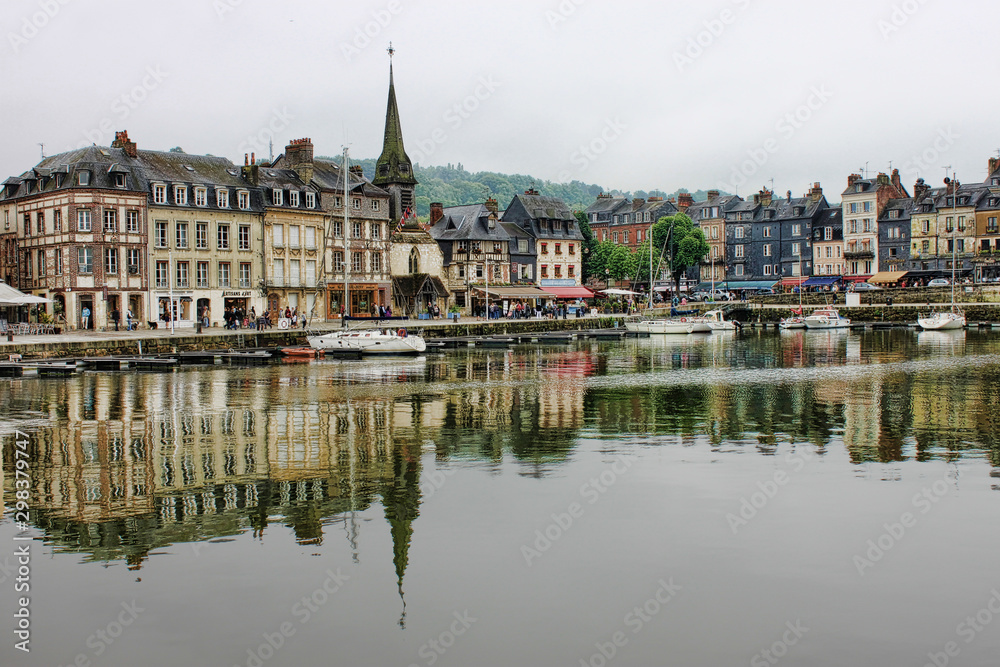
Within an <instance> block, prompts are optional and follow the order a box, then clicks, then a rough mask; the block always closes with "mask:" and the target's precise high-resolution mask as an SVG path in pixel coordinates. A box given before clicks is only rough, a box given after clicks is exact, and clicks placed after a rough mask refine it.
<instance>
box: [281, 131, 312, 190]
mask: <svg viewBox="0 0 1000 667" xmlns="http://www.w3.org/2000/svg"><path fill="white" fill-rule="evenodd" d="M285 159H286V160H288V166H289V167H291V168H292V169H294V170H295V173H297V174H298V175H299V178H300V179H302V182H303V183H307V184H308V183H311V182H312V179H313V142H312V139H310V138H308V137H306V138H304V139H292V140H291V141H290V142H288V145H287V146H285Z"/></svg>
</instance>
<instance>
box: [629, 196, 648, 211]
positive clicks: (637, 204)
mask: <svg viewBox="0 0 1000 667" xmlns="http://www.w3.org/2000/svg"><path fill="white" fill-rule="evenodd" d="M645 204H646V200H645V199H640V198H638V197H637V198H635V199H633V200H632V210H633V211H637V210H639V209H640V208H642V207H643V206H645Z"/></svg>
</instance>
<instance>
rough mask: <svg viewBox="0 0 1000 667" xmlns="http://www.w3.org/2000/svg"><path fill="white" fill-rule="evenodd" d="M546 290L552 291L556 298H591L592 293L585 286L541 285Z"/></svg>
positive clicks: (592, 296)
mask: <svg viewBox="0 0 1000 667" xmlns="http://www.w3.org/2000/svg"><path fill="white" fill-rule="evenodd" d="M542 289H544V290H545V291H546V292H552V293H553V294H555V295H556V298H557V299H593V298H594V293H593V292H591V291H590V290H589V289H587V288H586V287H548V286H546V287H543V288H542Z"/></svg>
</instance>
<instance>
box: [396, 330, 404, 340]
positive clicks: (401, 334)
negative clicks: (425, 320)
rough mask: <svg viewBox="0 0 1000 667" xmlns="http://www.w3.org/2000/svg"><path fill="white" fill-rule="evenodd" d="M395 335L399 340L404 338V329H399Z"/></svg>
mask: <svg viewBox="0 0 1000 667" xmlns="http://www.w3.org/2000/svg"><path fill="white" fill-rule="evenodd" d="M396 335H397V336H399V337H400V338H406V329H400V330H399V331H397V332H396Z"/></svg>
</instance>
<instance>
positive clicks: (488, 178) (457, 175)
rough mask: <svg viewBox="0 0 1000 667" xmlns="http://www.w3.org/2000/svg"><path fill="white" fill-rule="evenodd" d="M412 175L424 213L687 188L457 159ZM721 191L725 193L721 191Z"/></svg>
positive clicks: (370, 170)
mask: <svg viewBox="0 0 1000 667" xmlns="http://www.w3.org/2000/svg"><path fill="white" fill-rule="evenodd" d="M322 159H324V160H333V161H334V162H339V161H340V158H339V157H323V158H322ZM375 163H376V160H375V159H373V158H366V159H362V160H352V161H351V164H352V165H361V168H362V169H363V170H364V172H365V176H366V177H368V178H369V179H372V178H374V177H375ZM413 172H414V176H416V177H417V180H418V181H419V182H420V183H419V185H417V191H416V200H417V215H418V216H421V217H427V216H428V215H429V214H430V204H431V202H441V203H442V204H444V205H445V206H459V205H462V204H477V203H480V202H482V201H484V200H485V199H486V198H487V197H489V196H492V197H493V198H494V199H496V200H497V201H498V202H499V203H500V206H501V207H506V206H507V205H508V204H509V203H510V201H511V199H513V198H514V195H516V194H520V193H523V192H524V191H525V190H528V189H530V188H532V187H533V188H535V189H536V190H538V192H539V193H540V194H542V195H546V196H549V197H559V198H560V199H562V200H563V201H564V202H566V204H567V205H568V206H569V207H570V209H571V210H573V211H582V210H584V209H586V208H587V207H588V206H590V205H591V204H593V203H594V200H595V199H597V195H599V194H601V193H602V192H609V193H610V194H614V195H624V196H625V197H628V198H629V199H633V198H635V197H640V198H643V199H647V198H649V197H664V198H670V197H676V196H677V194H678V193H680V192H688V190H686V189H684V188H681V189H679V190H677V191H675V192H672V193H665V192H661V191H659V190H652V191H650V192H646V191H644V190H638V191H636V192H634V193H633V192H621V191H619V190H607V189H606V188H603V187H601V186H600V185H594V184H588V183H581V182H580V181H572V182H570V183H553V182H552V181H544V180H542V179H540V178H534V177H533V176H525V175H523V174H499V173H496V172H492V171H480V172H477V173H475V174H473V173H470V172H468V171H466V170H465V168H464V167H462V164H461V163H459V164H458V165H457V166H453V165H450V164H449V165H447V166H444V167H422V166H420V165H419V164H415V165H413ZM693 194H694V199H695V201H698V200H702V199H705V191H704V190H698V191H696V192H694V193H693ZM723 194H725V193H723Z"/></svg>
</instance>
